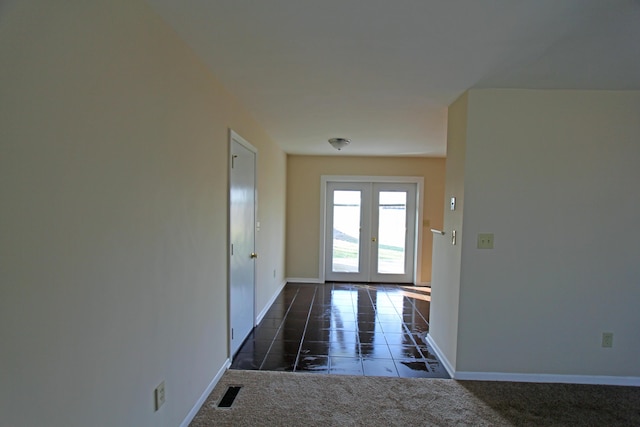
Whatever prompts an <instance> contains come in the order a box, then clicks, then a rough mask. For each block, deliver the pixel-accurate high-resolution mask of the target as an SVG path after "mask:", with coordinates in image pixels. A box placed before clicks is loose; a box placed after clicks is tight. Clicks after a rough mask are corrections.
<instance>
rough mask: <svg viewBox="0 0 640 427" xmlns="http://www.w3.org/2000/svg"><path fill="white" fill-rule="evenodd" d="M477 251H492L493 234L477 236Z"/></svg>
mask: <svg viewBox="0 0 640 427" xmlns="http://www.w3.org/2000/svg"><path fill="white" fill-rule="evenodd" d="M478 249H493V233H479V234H478Z"/></svg>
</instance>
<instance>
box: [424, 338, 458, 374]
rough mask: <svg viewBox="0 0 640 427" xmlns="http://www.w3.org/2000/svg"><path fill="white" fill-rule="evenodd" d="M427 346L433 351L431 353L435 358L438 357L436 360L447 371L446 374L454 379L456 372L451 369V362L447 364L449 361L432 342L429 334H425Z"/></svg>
mask: <svg viewBox="0 0 640 427" xmlns="http://www.w3.org/2000/svg"><path fill="white" fill-rule="evenodd" d="M427 344H429V345H430V346H431V349H432V350H433V352H434V353H435V354H436V356H438V360H440V362H441V363H442V365H443V366H444V369H446V370H447V373H448V374H449V376H450V377H451V378H456V370H455V369H453V366H452V365H451V362H449V359H447V358H446V357H445V356H444V353H443V352H442V350H441V349H440V347H439V346H438V344H436V342H435V341H434V340H433V338H432V337H431V334H427ZM456 379H457V378H456Z"/></svg>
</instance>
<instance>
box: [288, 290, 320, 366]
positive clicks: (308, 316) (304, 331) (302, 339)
mask: <svg viewBox="0 0 640 427" xmlns="http://www.w3.org/2000/svg"><path fill="white" fill-rule="evenodd" d="M317 293H318V286H317V285H316V286H315V287H314V290H313V298H311V304H309V312H308V313H307V321H306V322H305V323H304V329H303V331H302V336H301V337H300V345H298V353H297V354H296V360H295V361H294V362H293V372H296V368H297V367H298V361H299V360H300V352H301V351H302V343H303V342H304V336H305V335H306V334H307V325H308V324H309V318H310V317H311V311H312V310H313V303H314V301H315V300H316V294H317ZM297 295H298V294H296V296H297Z"/></svg>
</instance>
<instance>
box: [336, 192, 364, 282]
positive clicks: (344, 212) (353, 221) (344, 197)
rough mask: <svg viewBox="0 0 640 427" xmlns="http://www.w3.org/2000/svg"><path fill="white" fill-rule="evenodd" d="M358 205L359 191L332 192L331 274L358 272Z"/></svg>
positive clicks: (359, 200)
mask: <svg viewBox="0 0 640 427" xmlns="http://www.w3.org/2000/svg"><path fill="white" fill-rule="evenodd" d="M360 203H361V194H360V191H339V190H336V191H334V192H333V256H332V259H333V265H332V267H331V271H333V272H336V273H358V272H359V271H360Z"/></svg>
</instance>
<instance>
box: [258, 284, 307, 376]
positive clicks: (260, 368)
mask: <svg viewBox="0 0 640 427" xmlns="http://www.w3.org/2000/svg"><path fill="white" fill-rule="evenodd" d="M298 292H300V289H296V293H295V295H294V296H293V298H292V299H291V303H289V306H288V307H287V311H286V312H285V313H284V316H282V320H281V321H280V325H278V329H276V333H275V334H274V336H273V338H271V343H270V344H269V348H268V349H267V352H266V353H265V355H264V358H263V359H262V363H260V367H259V368H258V370H262V367H263V366H264V362H266V361H267V357H269V353H270V352H271V349H272V348H273V343H275V342H276V337H277V336H278V333H280V329H282V325H284V323H285V320H286V319H287V315H288V314H289V311H291V306H292V305H293V303H294V302H295V300H296V298H298ZM254 329H255V328H254Z"/></svg>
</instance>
